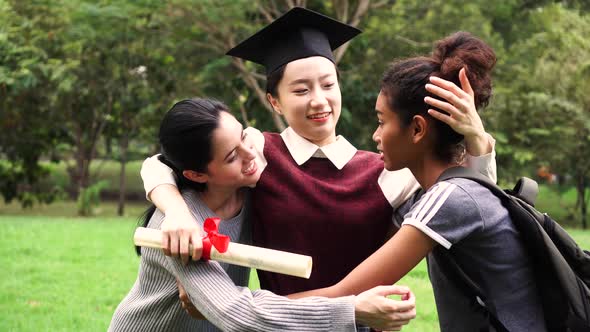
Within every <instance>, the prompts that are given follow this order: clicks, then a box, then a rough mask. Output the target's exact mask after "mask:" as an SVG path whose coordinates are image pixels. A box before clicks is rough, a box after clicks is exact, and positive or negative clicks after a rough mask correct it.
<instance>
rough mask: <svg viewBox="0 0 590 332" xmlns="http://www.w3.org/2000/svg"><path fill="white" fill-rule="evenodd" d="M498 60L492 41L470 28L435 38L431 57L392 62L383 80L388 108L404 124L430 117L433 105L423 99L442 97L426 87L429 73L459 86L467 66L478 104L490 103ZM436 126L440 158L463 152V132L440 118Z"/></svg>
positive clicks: (437, 150) (446, 159)
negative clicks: (466, 30) (454, 128)
mask: <svg viewBox="0 0 590 332" xmlns="http://www.w3.org/2000/svg"><path fill="white" fill-rule="evenodd" d="M495 64H496V55H495V53H494V51H493V50H492V48H491V47H490V46H489V45H487V44H486V43H485V42H483V41H482V40H481V39H478V38H476V37H474V36H473V35H471V34H470V33H468V32H456V33H454V34H452V35H450V36H448V37H446V38H444V39H441V40H439V41H438V42H436V44H435V46H434V51H433V53H432V55H431V56H429V57H415V58H410V59H404V60H400V61H396V62H394V63H392V64H391V65H390V67H389V68H388V69H387V70H386V71H385V73H384V75H383V78H382V80H381V91H382V92H383V94H384V95H385V96H386V97H387V99H388V104H389V108H390V109H391V110H392V111H394V112H396V113H397V115H398V116H399V117H400V120H401V122H402V125H405V126H407V125H409V124H410V123H411V121H412V118H413V117H414V116H415V115H418V114H420V115H423V116H425V117H430V115H428V109H429V108H434V107H433V106H430V105H428V104H426V103H425V102H424V98H425V97H426V96H430V97H433V98H437V99H441V98H439V97H438V96H434V95H432V94H431V93H429V92H428V91H426V88H425V85H426V83H428V82H429V78H430V76H437V77H440V78H443V79H445V80H448V81H451V82H453V83H455V84H456V85H457V86H459V87H460V86H461V84H460V82H459V71H460V70H461V68H464V67H465V70H466V73H467V78H468V79H469V82H470V84H471V87H472V88H473V91H474V93H475V97H474V99H475V107H476V108H477V109H478V110H479V109H480V108H482V107H485V106H487V104H488V102H489V100H490V97H491V95H492V80H491V71H492V69H493V68H494V65H495ZM439 111H440V110H439ZM441 112H444V111H441ZM434 128H435V135H436V142H437V147H436V149H435V153H436V157H437V158H438V159H440V160H442V161H446V162H449V161H453V160H455V159H457V158H458V157H459V156H460V155H462V151H463V149H464V147H463V145H462V144H461V143H462V141H463V135H460V134H459V133H457V132H456V131H454V130H453V129H452V128H451V127H450V126H448V125H447V124H445V123H444V122H442V121H438V120H434Z"/></svg>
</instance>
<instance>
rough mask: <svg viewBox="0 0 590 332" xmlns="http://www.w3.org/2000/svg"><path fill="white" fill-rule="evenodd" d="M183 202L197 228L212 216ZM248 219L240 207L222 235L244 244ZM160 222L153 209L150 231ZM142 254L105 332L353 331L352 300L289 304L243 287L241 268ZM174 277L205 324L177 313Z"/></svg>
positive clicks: (190, 200) (191, 196) (191, 201)
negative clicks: (201, 315)
mask: <svg viewBox="0 0 590 332" xmlns="http://www.w3.org/2000/svg"><path fill="white" fill-rule="evenodd" d="M183 197H184V200H185V201H186V202H187V204H188V206H189V209H190V210H191V212H192V213H193V215H194V216H195V218H196V220H197V221H198V222H199V224H200V225H201V226H202V225H203V222H204V220H205V219H206V218H207V217H211V216H214V214H213V212H212V211H211V210H210V209H209V208H208V207H207V206H206V205H205V204H203V202H202V201H201V200H200V199H199V197H198V195H197V194H196V193H195V192H192V191H189V190H185V191H184V192H183ZM245 206H246V207H247V206H248V204H245ZM247 216H248V211H247V208H244V209H242V211H241V212H240V214H239V215H237V216H236V217H234V218H232V219H228V220H224V221H222V222H221V223H220V229H219V231H220V233H222V234H226V235H229V236H230V238H231V239H232V241H234V240H235V239H239V242H242V243H244V242H246V243H247V242H248V240H249V238H250V236H249V228H250V227H249V223H248V217H247ZM163 219H164V216H163V214H162V213H161V212H160V211H159V210H156V212H155V213H154V215H153V216H152V218H151V219H150V222H149V224H148V227H150V228H156V229H159V228H160V226H161V224H162V221H163ZM244 225H247V226H244ZM242 226H244V227H242ZM242 228H244V232H242ZM141 252H142V255H141V261H140V266H139V273H138V277H137V280H136V281H135V284H134V285H133V288H132V289H131V291H130V292H129V294H127V296H126V297H125V298H124V299H123V301H122V302H121V303H120V304H119V306H118V307H117V309H116V310H115V313H114V315H113V318H112V321H111V325H110V327H109V331H220V330H221V331H355V324H354V305H353V303H352V298H351V297H346V298H338V299H327V298H321V297H312V298H306V299H301V300H290V299H288V298H286V297H283V296H278V295H275V294H273V293H271V292H269V291H265V290H256V291H250V290H249V289H248V288H246V287H243V286H246V285H247V284H248V274H249V270H248V269H246V268H243V267H239V266H233V265H231V266H230V265H227V264H220V263H217V262H212V261H210V262H201V261H200V262H191V263H190V264H188V265H187V266H184V265H183V264H182V263H181V262H180V260H179V259H177V258H171V257H167V256H165V255H164V254H163V252H162V251H161V250H159V249H150V248H142V250H141ZM176 278H178V279H180V281H181V283H182V284H183V286H184V287H185V289H186V291H187V293H188V295H189V297H190V299H191V301H192V303H193V304H194V305H195V307H196V308H197V309H199V311H200V312H201V313H202V314H203V315H204V316H205V317H206V318H207V321H202V320H196V319H193V318H191V317H190V316H188V314H186V313H185V311H184V310H183V309H182V308H181V306H180V301H179V299H178V289H177V287H176ZM236 285H239V286H236Z"/></svg>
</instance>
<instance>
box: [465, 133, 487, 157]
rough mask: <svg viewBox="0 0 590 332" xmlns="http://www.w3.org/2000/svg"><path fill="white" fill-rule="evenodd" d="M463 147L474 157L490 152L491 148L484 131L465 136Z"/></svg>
mask: <svg viewBox="0 0 590 332" xmlns="http://www.w3.org/2000/svg"><path fill="white" fill-rule="evenodd" d="M465 149H466V151H467V153H468V154H469V155H471V156H474V157H477V156H481V155H484V154H488V153H490V152H491V150H492V149H491V144H490V140H489V138H488V134H487V133H486V132H485V131H484V132H480V133H477V134H474V135H471V136H469V137H465Z"/></svg>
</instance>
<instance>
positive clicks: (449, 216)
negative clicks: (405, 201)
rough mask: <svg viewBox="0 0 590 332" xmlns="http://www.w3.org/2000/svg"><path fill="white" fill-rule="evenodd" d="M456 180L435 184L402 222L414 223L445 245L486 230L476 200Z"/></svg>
mask: <svg viewBox="0 0 590 332" xmlns="http://www.w3.org/2000/svg"><path fill="white" fill-rule="evenodd" d="M454 182H455V181H454V180H449V181H442V182H439V183H437V184H435V185H434V186H432V187H431V188H430V189H428V191H426V193H424V195H423V196H422V197H420V199H419V200H418V201H417V202H416V203H414V205H413V206H412V208H411V209H410V211H409V212H408V213H406V215H405V216H404V221H403V224H404V225H405V224H407V225H411V226H414V227H416V228H418V229H419V230H421V231H422V232H424V233H425V234H426V235H428V236H429V237H431V238H432V239H434V240H435V241H436V242H438V243H439V244H441V245H443V246H444V247H445V248H447V249H449V248H450V247H451V246H452V245H453V244H456V243H458V242H460V241H462V240H463V239H464V238H466V237H468V236H470V235H471V234H473V233H476V232H480V231H482V230H483V229H484V221H483V218H482V216H481V209H480V207H479V205H478V203H477V201H476V200H475V199H474V198H473V197H472V195H471V194H470V193H468V192H467V191H466V190H465V189H464V188H463V187H464V184H463V183H454Z"/></svg>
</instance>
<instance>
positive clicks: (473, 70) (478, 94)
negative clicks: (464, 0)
mask: <svg viewBox="0 0 590 332" xmlns="http://www.w3.org/2000/svg"><path fill="white" fill-rule="evenodd" d="M432 58H433V60H434V61H437V62H438V63H440V74H439V75H440V77H441V78H444V79H446V80H449V81H452V82H455V84H457V85H459V86H461V85H460V83H459V71H460V70H461V68H463V67H465V70H466V71H467V78H468V79H469V83H470V84H471V87H472V88H473V91H474V93H475V106H476V107H477V108H480V107H484V106H486V105H487V104H488V102H489V100H490V97H491V95H492V80H491V72H492V69H493V68H494V65H495V64H496V54H495V53H494V50H492V48H491V47H490V46H489V45H488V44H486V43H485V42H483V41H482V40H481V39H478V38H476V37H474V36H473V35H472V34H470V33H468V32H463V31H460V32H456V33H454V34H452V35H450V36H448V37H446V38H444V39H441V40H439V41H438V42H437V43H436V45H435V46H434V51H433V54H432Z"/></svg>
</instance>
